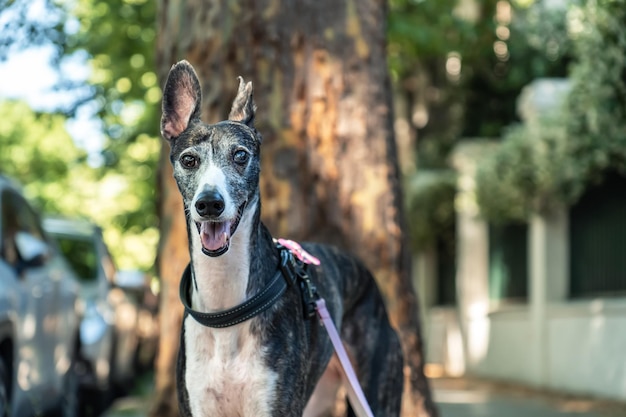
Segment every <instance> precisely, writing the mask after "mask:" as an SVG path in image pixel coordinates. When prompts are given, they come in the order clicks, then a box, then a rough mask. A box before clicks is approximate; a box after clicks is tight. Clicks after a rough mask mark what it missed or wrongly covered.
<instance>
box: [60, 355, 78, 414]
mask: <svg viewBox="0 0 626 417" xmlns="http://www.w3.org/2000/svg"><path fill="white" fill-rule="evenodd" d="M76 363H77V361H76V359H72V365H71V366H70V369H68V371H67V374H65V378H64V380H63V400H62V403H61V413H60V414H61V416H62V417H78V416H79V413H78V409H79V401H80V400H79V394H78V390H79V384H78V372H77V369H76Z"/></svg>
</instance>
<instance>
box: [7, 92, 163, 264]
mask: <svg viewBox="0 0 626 417" xmlns="http://www.w3.org/2000/svg"><path fill="white" fill-rule="evenodd" d="M0 112H1V114H2V115H3V117H2V119H0V149H2V152H0V173H2V174H4V175H8V176H10V177H11V178H15V179H17V180H18V181H19V182H20V183H21V184H22V185H23V188H24V192H25V194H26V196H27V197H28V198H29V199H30V200H31V201H33V202H34V203H35V204H36V206H37V207H38V208H39V209H40V210H41V211H42V212H43V213H46V214H55V215H62V216H67V217H76V218H87V219H91V220H93V221H95V222H96V223H98V224H100V225H103V226H106V227H105V230H104V233H105V240H106V241H107V242H108V243H109V246H110V249H111V251H112V252H113V254H114V256H115V258H116V260H117V261H118V263H119V264H120V266H122V267H126V268H131V267H132V268H142V269H144V270H150V269H152V267H153V263H154V250H155V248H156V244H157V240H158V233H157V230H156V228H155V227H145V228H144V227H132V226H131V227H115V225H116V219H123V218H127V217H128V213H136V212H138V211H140V208H141V206H142V204H143V202H142V201H141V196H140V195H137V194H136V185H135V183H136V181H139V179H140V178H142V177H144V178H145V177H146V176H149V173H146V168H145V166H144V165H143V164H142V162H145V161H146V160H149V159H150V158H151V157H152V155H153V154H155V153H158V149H159V147H158V142H155V141H153V140H151V139H150V138H149V137H148V136H147V135H143V136H142V135H140V136H139V137H138V138H137V140H135V141H134V142H133V143H132V144H130V145H129V146H128V147H127V153H128V156H127V157H126V158H124V160H123V161H120V164H121V167H120V169H119V170H106V171H104V172H103V171H102V170H100V169H96V168H93V167H91V166H89V165H88V164H87V163H86V159H87V154H86V153H85V151H83V150H81V149H79V148H77V147H76V145H75V144H74V141H73V140H72V138H71V137H70V135H69V134H68V133H67V131H66V129H65V122H66V118H65V116H64V115H61V114H48V113H35V112H34V111H33V110H31V109H30V107H29V106H28V105H27V104H26V103H23V102H16V101H4V102H0ZM120 172H123V174H121V173H120Z"/></svg>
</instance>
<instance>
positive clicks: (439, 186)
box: [406, 170, 456, 251]
mask: <svg viewBox="0 0 626 417" xmlns="http://www.w3.org/2000/svg"><path fill="white" fill-rule="evenodd" d="M455 194H456V174H455V173H454V171H451V170H441V171H434V170H433V171H427V170H421V171H418V172H417V173H416V174H414V175H413V176H412V177H411V178H409V180H408V182H407V186H406V196H407V216H408V225H409V233H410V237H411V244H412V247H413V249H414V250H416V251H419V250H423V249H426V248H427V247H429V246H431V245H432V244H433V243H434V242H435V240H436V239H437V238H438V237H441V236H443V235H445V234H446V233H449V231H450V230H451V228H454V222H455V216H456V213H455V211H454V197H455Z"/></svg>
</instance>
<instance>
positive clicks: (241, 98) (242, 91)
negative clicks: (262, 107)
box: [228, 77, 256, 127]
mask: <svg viewBox="0 0 626 417" xmlns="http://www.w3.org/2000/svg"><path fill="white" fill-rule="evenodd" d="M255 111H256V104H254V97H253V91H252V83H251V82H247V83H246V82H245V81H244V80H243V78H241V77H239V90H238V91H237V97H235V100H234V101H233V107H232V108H231V109H230V114H229V115H228V119H229V120H232V121H235V122H241V123H243V124H245V125H248V126H250V127H254V113H255Z"/></svg>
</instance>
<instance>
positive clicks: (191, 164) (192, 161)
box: [180, 155, 198, 168]
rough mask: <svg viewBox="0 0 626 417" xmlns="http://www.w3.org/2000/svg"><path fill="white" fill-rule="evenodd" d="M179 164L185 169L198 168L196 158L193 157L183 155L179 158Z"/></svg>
mask: <svg viewBox="0 0 626 417" xmlns="http://www.w3.org/2000/svg"><path fill="white" fill-rule="evenodd" d="M180 163H181V164H182V166H184V167H185V168H195V167H197V166H198V158H196V157H195V156H193V155H183V156H181V157H180Z"/></svg>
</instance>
